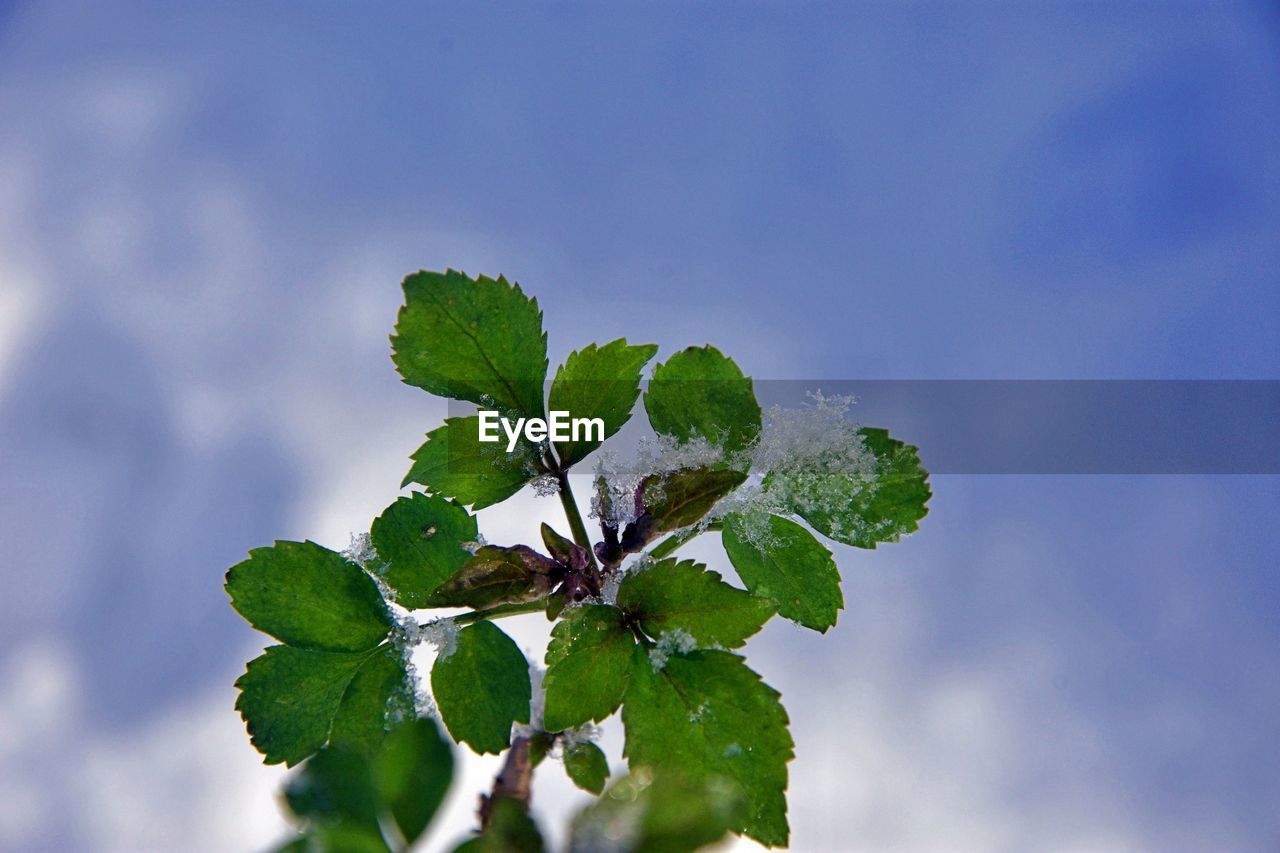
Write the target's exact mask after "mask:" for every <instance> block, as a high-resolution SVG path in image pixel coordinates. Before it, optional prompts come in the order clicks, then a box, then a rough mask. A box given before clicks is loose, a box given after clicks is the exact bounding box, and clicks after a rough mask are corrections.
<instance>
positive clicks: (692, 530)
mask: <svg viewBox="0 0 1280 853" xmlns="http://www.w3.org/2000/svg"><path fill="white" fill-rule="evenodd" d="M723 526H724V525H722V524H721V523H720V522H718V521H713V522H711V523H710V524H708V525H707V526H706V527H689V528H685V529H684V530H679V531H677V532H675V533H672V534H671V535H670V536H668V537H667V538H666V539H663V540H662V541H661V542H659V543H658V544H657V545H655V546H654V548H653V550H652V551H650V552H649V556H650V557H652V558H653V559H655V560H661V559H662V558H663V557H666V556H668V555H669V554H671V553H672V552H673V551H675V550H676V549H677V548H679V547H680V546H681V545H683V544H684V543H686V542H688V541H689V540H690V539H693V538H694V537H696V536H697V535H698V534H700V533H705V532H706V531H708V530H719V529H720V528H721V527H723Z"/></svg>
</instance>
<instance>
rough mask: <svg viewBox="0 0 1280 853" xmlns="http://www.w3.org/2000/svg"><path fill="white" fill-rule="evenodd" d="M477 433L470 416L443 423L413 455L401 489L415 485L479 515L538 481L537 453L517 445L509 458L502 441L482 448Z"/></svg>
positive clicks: (524, 444) (477, 421)
mask: <svg viewBox="0 0 1280 853" xmlns="http://www.w3.org/2000/svg"><path fill="white" fill-rule="evenodd" d="M479 430H480V419H479V418H478V417H476V416H474V415H472V416H470V417H465V418H445V420H444V425H443V426H440V427H437V428H436V429H433V430H432V431H431V432H429V433H427V442H426V444H424V445H422V446H421V447H419V448H418V449H417V450H415V451H414V452H413V454H412V456H411V457H410V458H411V459H413V467H412V468H410V469H409V473H408V474H406V475H405V478H404V481H403V482H402V483H401V484H400V485H401V486H402V487H403V486H407V485H409V484H410V483H418V484H419V485H422V486H425V487H426V488H427V489H428V490H429V491H431V492H432V493H433V494H437V495H441V496H442V497H446V498H456V499H457V500H458V502H459V503H463V504H466V505H468V506H470V507H472V508H473V509H477V510H480V509H484V508H485V507H487V506H492V505H493V504H496V503H501V502H502V501H505V500H506V499H507V498H509V497H511V496H512V495H514V494H515V493H516V492H518V491H520V489H521V488H523V487H524V485H525V484H526V483H528V482H529V481H530V480H532V479H533V478H534V477H535V476H537V474H538V468H537V465H538V459H537V450H536V449H535V448H534V447H533V446H532V445H530V444H529V443H528V442H527V441H525V440H524V439H523V438H522V439H520V441H519V442H518V443H517V445H516V448H515V450H514V451H512V452H511V453H508V452H507V444H506V441H505V440H504V441H499V442H496V443H488V442H481V441H480V433H479Z"/></svg>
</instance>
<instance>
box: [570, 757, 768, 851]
mask: <svg viewBox="0 0 1280 853" xmlns="http://www.w3.org/2000/svg"><path fill="white" fill-rule="evenodd" d="M742 811H743V802H742V797H741V795H740V794H739V793H738V791H737V790H736V788H735V787H734V786H733V785H732V783H727V784H726V781H725V780H723V779H720V778H718V777H712V778H708V779H697V780H694V779H690V778H688V777H686V776H684V775H683V774H680V773H675V772H672V771H669V770H667V771H657V772H655V771H653V770H651V769H650V768H647V767H640V768H637V769H636V770H635V771H633V772H632V773H631V774H630V775H628V776H624V777H623V778H622V779H619V780H618V781H617V782H615V783H614V784H613V786H612V787H610V788H609V790H608V792H607V793H606V794H605V795H604V796H602V797H601V798H600V799H599V800H596V801H595V802H594V803H592V804H591V805H590V806H588V807H587V808H585V809H583V810H582V811H581V812H579V813H578V814H577V816H576V817H574V819H573V826H572V836H571V838H570V842H569V850H570V851H571V853H597V851H599V850H610V851H614V853H692V851H694V850H698V849H700V848H702V847H704V846H706V845H709V844H714V843H715V842H717V841H719V840H720V839H722V838H724V836H725V835H726V834H727V833H728V832H729V831H730V827H732V826H735V825H738V824H739V823H740V822H741V820H742Z"/></svg>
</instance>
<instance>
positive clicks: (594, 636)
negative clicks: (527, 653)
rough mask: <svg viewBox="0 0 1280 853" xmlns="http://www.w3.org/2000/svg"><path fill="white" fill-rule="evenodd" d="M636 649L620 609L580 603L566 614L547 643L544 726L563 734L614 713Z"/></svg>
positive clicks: (543, 684)
mask: <svg viewBox="0 0 1280 853" xmlns="http://www.w3.org/2000/svg"><path fill="white" fill-rule="evenodd" d="M634 646H635V639H634V638H633V637H632V635H631V630H630V629H629V628H627V627H626V626H625V625H624V624H623V621H622V611H620V610H618V608H616V607H612V606H610V605H608V604H584V605H582V606H581V607H576V608H574V609H573V610H571V611H569V614H568V615H567V616H566V617H565V618H564V619H562V620H560V622H558V623H556V626H555V628H553V629H552V631H551V641H550V642H549V643H548V644H547V657H546V662H547V674H546V675H545V676H544V677H543V679H542V686H543V689H544V690H545V691H546V702H545V706H544V708H543V712H542V719H543V727H544V728H545V729H546V730H547V731H549V732H558V731H563V730H565V729H571V728H576V727H577V726H580V725H582V724H583V723H587V722H591V721H595V722H599V721H600V720H603V719H604V718H605V717H607V716H609V715H610V714H612V713H613V712H614V711H616V710H617V708H618V705H619V704H620V703H621V702H622V696H623V693H624V692H625V691H626V689H627V680H628V678H629V677H630V674H631V651H632V648H633V647H634Z"/></svg>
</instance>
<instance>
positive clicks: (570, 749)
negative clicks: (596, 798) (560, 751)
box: [564, 742, 609, 794]
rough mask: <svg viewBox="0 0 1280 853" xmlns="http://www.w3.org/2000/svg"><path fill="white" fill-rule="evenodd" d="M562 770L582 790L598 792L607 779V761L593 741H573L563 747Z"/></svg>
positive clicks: (602, 788) (601, 789)
mask: <svg viewBox="0 0 1280 853" xmlns="http://www.w3.org/2000/svg"><path fill="white" fill-rule="evenodd" d="M564 772H565V773H568V774H569V778H570V779H572V780H573V784H575V785H577V786H578V787H579V788H581V789H582V790H584V791H590V792H591V793H593V794H599V793H600V792H601V791H603V790H604V783H605V782H607V781H609V762H608V760H607V759H606V758H605V757H604V753H603V752H601V751H600V747H598V746H596V745H595V744H594V743H590V742H584V743H575V744H571V745H570V746H567V747H565V750H564Z"/></svg>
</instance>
